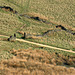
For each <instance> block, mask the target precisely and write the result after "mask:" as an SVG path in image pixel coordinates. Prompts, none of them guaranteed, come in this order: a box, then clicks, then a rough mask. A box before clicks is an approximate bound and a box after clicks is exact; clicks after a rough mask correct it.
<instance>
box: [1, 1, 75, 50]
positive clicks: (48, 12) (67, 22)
mask: <svg viewBox="0 0 75 75" xmlns="http://www.w3.org/2000/svg"><path fill="white" fill-rule="evenodd" d="M74 4H75V1H74V0H72V1H71V0H66V1H65V0H62V1H61V0H0V6H9V7H11V8H12V9H13V10H16V11H17V12H18V14H13V13H12V12H10V11H9V10H8V11H5V10H2V9H1V8H0V34H4V35H13V34H14V33H16V32H17V31H23V32H26V33H27V34H31V35H42V34H43V33H44V32H46V31H48V30H55V29H59V28H56V25H59V24H61V25H63V26H64V27H65V28H67V29H70V30H72V29H73V30H74V28H75V25H74V22H75V21H74V19H75V16H74V15H75V14H74V12H75V10H74V8H75V6H74ZM23 14H28V15H30V16H36V17H41V16H42V18H46V19H47V20H48V22H49V23H50V24H46V23H43V22H41V21H37V20H35V19H30V18H27V17H24V16H20V15H23ZM60 30H61V29H60ZM73 32H75V31H73ZM16 34H17V38H21V37H22V36H23V35H21V34H18V33H16ZM0 38H2V37H0ZM27 40H30V41H34V42H39V43H42V44H47V45H52V46H56V47H60V48H65V49H71V50H74V51H75V35H72V34H70V33H68V32H66V31H64V30H61V31H56V32H50V33H48V34H47V35H46V36H43V37H42V38H41V39H27ZM6 43H7V45H6ZM16 44H17V46H16V47H17V49H19V48H21V47H23V48H26V47H24V44H22V45H21V44H20V43H19V42H15V43H11V42H8V41H0V47H1V50H9V49H11V48H16V47H15V45H16ZM5 45H6V46H5ZM20 45H21V46H20ZM25 45H26V46H27V47H29V46H30V45H27V44H25ZM5 47H6V48H5ZM33 48H35V47H33Z"/></svg>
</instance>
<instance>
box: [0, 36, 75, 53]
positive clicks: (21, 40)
mask: <svg viewBox="0 0 75 75" xmlns="http://www.w3.org/2000/svg"><path fill="white" fill-rule="evenodd" d="M0 36H3V37H9V36H5V35H0ZM16 40H17V41H20V42H26V43H29V44H34V45H38V46H42V47H47V48H51V49H55V50H61V51H66V52H70V53H75V51H72V50H66V49H62V48H57V47H53V46H49V45H44V44H39V43H35V42H31V41H27V40H23V39H17V38H16Z"/></svg>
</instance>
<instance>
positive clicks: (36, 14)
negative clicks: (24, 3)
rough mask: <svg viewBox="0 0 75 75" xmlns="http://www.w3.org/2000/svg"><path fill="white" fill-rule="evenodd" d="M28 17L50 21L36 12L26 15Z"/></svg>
mask: <svg viewBox="0 0 75 75" xmlns="http://www.w3.org/2000/svg"><path fill="white" fill-rule="evenodd" d="M26 14H27V15H29V16H31V17H39V18H40V19H43V20H48V18H47V17H46V16H44V15H42V14H40V13H35V12H31V13H26Z"/></svg>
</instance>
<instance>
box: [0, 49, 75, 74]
mask: <svg viewBox="0 0 75 75" xmlns="http://www.w3.org/2000/svg"><path fill="white" fill-rule="evenodd" d="M10 53H12V54H14V56H13V57H12V58H11V59H8V60H2V61H1V62H0V66H1V67H0V72H1V75H74V74H75V69H74V68H66V67H62V66H55V65H56V63H55V61H56V60H55V58H53V57H55V56H56V54H55V53H54V54H50V53H48V52H47V51H43V50H31V49H30V50H14V49H13V50H11V51H10ZM59 56H61V57H62V55H58V57H59ZM50 59H52V60H51V61H52V62H53V64H54V65H51V64H50ZM69 61H70V62H71V61H72V59H69ZM59 62H61V61H59Z"/></svg>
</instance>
